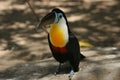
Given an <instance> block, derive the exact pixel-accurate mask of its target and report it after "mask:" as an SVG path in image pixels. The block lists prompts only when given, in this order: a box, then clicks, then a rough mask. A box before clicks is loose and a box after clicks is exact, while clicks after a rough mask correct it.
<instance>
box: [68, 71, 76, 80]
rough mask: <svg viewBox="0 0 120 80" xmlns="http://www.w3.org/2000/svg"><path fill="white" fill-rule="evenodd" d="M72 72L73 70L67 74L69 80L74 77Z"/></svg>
mask: <svg viewBox="0 0 120 80" xmlns="http://www.w3.org/2000/svg"><path fill="white" fill-rule="evenodd" d="M74 73H75V72H74V70H73V69H71V71H70V73H69V80H71V79H72V77H73V75H74Z"/></svg>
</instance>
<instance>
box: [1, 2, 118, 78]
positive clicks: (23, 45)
mask: <svg viewBox="0 0 120 80" xmlns="http://www.w3.org/2000/svg"><path fill="white" fill-rule="evenodd" d="M29 2H30V3H31V5H32V7H33V8H34V10H35V12H36V13H37V15H38V17H39V18H41V17H43V16H44V15H45V14H47V13H48V12H49V11H51V10H52V9H53V8H55V7H57V8H60V9H62V10H63V11H64V12H65V14H66V16H67V18H68V21H69V25H70V29H71V31H72V32H73V33H74V34H75V35H76V37H77V38H78V40H79V41H81V40H87V41H88V42H89V43H90V44H92V45H93V46H94V47H93V48H87V49H86V48H81V51H82V53H83V54H84V55H86V56H87V59H85V60H84V61H82V62H81V63H80V68H81V70H80V71H79V72H78V73H76V74H77V75H75V78H74V79H75V80H79V79H81V80H119V79H120V77H119V76H120V72H119V71H120V59H119V58H120V49H119V47H120V37H119V34H120V5H119V4H120V2H119V0H80V1H79V0H75V1H69V2H68V1H67V0H62V1H60V2H58V1H56V0H52V1H50V2H49V1H48V0H30V1H29ZM37 23H38V22H37V20H36V17H35V16H34V15H33V13H32V12H31V10H30V8H29V7H28V5H27V4H26V3H25V0H20V1H18V0H0V44H1V46H0V80H48V78H49V79H50V80H59V79H62V80H67V77H66V76H68V72H64V71H63V74H60V75H57V76H54V74H53V73H54V69H55V67H56V66H57V62H56V61H55V60H54V59H52V58H51V57H52V55H51V52H50V50H49V47H48V42H47V34H46V33H45V32H43V31H42V30H39V31H38V32H36V31H35V30H34V28H35V26H36V25H37ZM44 70H45V71H44ZM65 70H66V69H65ZM104 71H105V72H104ZM78 75H79V76H78ZM111 75H112V76H111ZM61 76H63V77H61ZM106 76H108V77H106ZM64 78H65V79H64ZM86 78H88V79H86Z"/></svg>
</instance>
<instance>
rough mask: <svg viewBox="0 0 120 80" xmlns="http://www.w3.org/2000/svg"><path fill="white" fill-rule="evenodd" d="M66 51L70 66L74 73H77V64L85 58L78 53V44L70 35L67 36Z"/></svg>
mask: <svg viewBox="0 0 120 80" xmlns="http://www.w3.org/2000/svg"><path fill="white" fill-rule="evenodd" d="M67 49H68V52H69V53H68V54H69V61H70V64H71V65H72V67H73V70H74V71H78V66H79V62H80V60H82V59H83V58H85V56H83V55H82V54H81V53H80V47H79V42H78V40H77V38H76V37H75V36H74V35H73V34H72V33H70V34H69V41H68V44H67Z"/></svg>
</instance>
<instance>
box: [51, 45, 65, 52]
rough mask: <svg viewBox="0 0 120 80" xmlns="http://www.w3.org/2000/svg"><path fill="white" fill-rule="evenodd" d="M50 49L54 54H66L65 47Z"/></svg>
mask: <svg viewBox="0 0 120 80" xmlns="http://www.w3.org/2000/svg"><path fill="white" fill-rule="evenodd" d="M52 49H53V50H54V51H55V52H60V53H61V54H65V53H67V48H66V47H62V48H60V47H54V46H52Z"/></svg>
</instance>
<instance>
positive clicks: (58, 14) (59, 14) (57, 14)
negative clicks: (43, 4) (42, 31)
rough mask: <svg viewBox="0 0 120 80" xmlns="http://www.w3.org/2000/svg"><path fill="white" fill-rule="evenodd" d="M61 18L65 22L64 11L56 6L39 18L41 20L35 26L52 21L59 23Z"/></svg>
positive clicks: (48, 23)
mask: <svg viewBox="0 0 120 80" xmlns="http://www.w3.org/2000/svg"><path fill="white" fill-rule="evenodd" d="M61 20H62V21H63V22H64V23H66V24H67V19H66V16H65V14H64V12H63V11H62V10H60V9H58V8H55V9H53V10H52V11H51V12H50V13H48V14H47V15H46V16H44V17H43V18H42V19H41V22H40V23H39V25H38V26H37V28H39V27H43V26H46V25H50V24H54V23H59V22H60V21H61Z"/></svg>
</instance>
